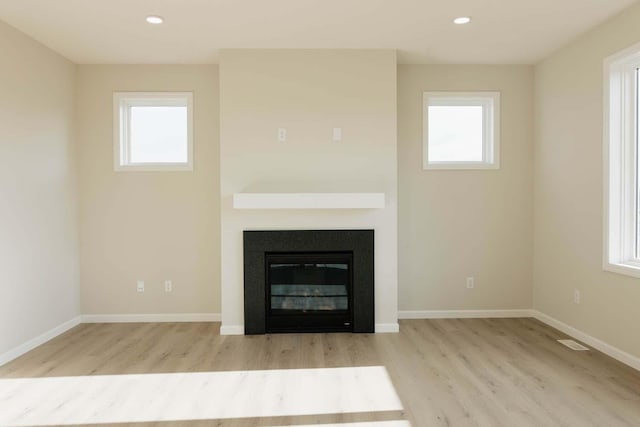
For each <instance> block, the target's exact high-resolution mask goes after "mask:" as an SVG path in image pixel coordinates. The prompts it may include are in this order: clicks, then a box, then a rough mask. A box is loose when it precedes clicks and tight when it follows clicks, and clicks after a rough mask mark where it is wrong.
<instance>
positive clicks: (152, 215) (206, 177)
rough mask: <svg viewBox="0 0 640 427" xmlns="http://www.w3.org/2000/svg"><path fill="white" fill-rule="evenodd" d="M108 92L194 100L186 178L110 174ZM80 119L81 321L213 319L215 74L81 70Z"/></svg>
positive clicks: (203, 68) (174, 68)
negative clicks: (174, 94) (167, 288)
mask: <svg viewBox="0 0 640 427" xmlns="http://www.w3.org/2000/svg"><path fill="white" fill-rule="evenodd" d="M114 91H192V92H193V103H194V107H193V108H194V162H195V163H194V170H193V171H192V172H114V170H113V125H112V123H113V122H112V120H113V114H112V108H113V107H112V106H113V92H114ZM77 110H78V144H79V158H80V184H79V188H80V207H81V209H80V227H81V228H80V230H81V250H82V259H81V261H82V262H81V264H82V267H81V278H82V293H81V295H82V313H83V314H85V315H99V314H166V313H172V314H173V313H219V310H220V297H219V295H220V286H219V274H220V273H219V260H220V257H219V253H218V250H219V239H220V238H219V224H220V215H219V200H220V197H219V183H218V179H219V175H218V169H219V158H218V117H219V113H218V68H217V66H211V65H189V66H182V65H166V66H165V65H149V66H136V65H123V66H109V65H104V66H103V65H81V66H79V67H78V79H77ZM137 280H144V281H145V289H146V290H145V292H144V293H137V292H136V281H137ZM164 280H172V281H173V292H171V293H165V292H164Z"/></svg>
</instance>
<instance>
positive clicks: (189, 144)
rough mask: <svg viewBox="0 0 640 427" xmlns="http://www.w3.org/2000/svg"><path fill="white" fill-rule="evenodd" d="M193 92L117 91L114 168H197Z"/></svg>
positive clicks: (158, 169) (146, 169) (125, 169)
mask: <svg viewBox="0 0 640 427" xmlns="http://www.w3.org/2000/svg"><path fill="white" fill-rule="evenodd" d="M192 106H193V95H192V94H191V93H189V92H158V93H150V92H116V93H114V95H113V108H114V117H113V122H114V169H115V170H117V171H129V170H132V171H185V170H193V119H192V110H193V107H192Z"/></svg>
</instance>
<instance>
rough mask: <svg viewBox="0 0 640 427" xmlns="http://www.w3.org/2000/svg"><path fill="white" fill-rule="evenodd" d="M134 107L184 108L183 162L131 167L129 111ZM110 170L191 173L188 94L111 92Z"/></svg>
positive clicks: (144, 164) (191, 99) (190, 121)
mask: <svg viewBox="0 0 640 427" xmlns="http://www.w3.org/2000/svg"><path fill="white" fill-rule="evenodd" d="M136 106H145V107H146V106H159V107H170V106H181V107H182V106H185V107H187V161H186V162H177V163H169V162H162V163H133V162H131V161H130V160H129V153H130V152H131V148H130V141H129V129H130V108H131V107H136ZM113 168H114V170H116V171H192V170H193V93H192V92H114V93H113Z"/></svg>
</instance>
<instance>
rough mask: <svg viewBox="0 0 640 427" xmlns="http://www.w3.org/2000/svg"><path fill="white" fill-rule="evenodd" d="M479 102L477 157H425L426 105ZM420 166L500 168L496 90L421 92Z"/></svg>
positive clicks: (462, 104)
mask: <svg viewBox="0 0 640 427" xmlns="http://www.w3.org/2000/svg"><path fill="white" fill-rule="evenodd" d="M444 105H454V106H481V107H482V116H483V125H482V127H483V135H482V153H483V154H482V160H481V161H446V162H443V161H430V160H429V106H444ZM422 117H423V142H422V168H423V169H500V92H424V94H423V100H422Z"/></svg>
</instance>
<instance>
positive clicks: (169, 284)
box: [164, 280, 173, 292]
mask: <svg viewBox="0 0 640 427" xmlns="http://www.w3.org/2000/svg"><path fill="white" fill-rule="evenodd" d="M164 291H165V292H171V291H173V283H172V282H171V280H165V281H164Z"/></svg>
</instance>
